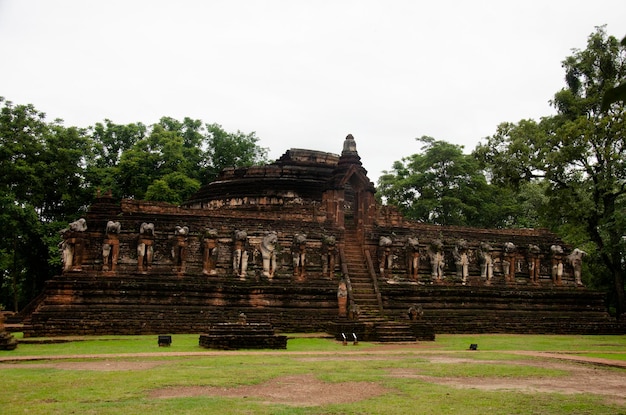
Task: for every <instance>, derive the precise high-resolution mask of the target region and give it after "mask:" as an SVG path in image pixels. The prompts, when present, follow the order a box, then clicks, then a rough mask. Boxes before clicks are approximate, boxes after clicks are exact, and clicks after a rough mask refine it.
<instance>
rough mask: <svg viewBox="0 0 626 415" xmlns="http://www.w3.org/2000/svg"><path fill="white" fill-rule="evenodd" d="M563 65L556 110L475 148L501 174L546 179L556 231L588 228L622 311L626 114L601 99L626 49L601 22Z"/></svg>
mask: <svg viewBox="0 0 626 415" xmlns="http://www.w3.org/2000/svg"><path fill="white" fill-rule="evenodd" d="M563 67H564V69H565V81H566V86H565V88H563V89H562V90H560V91H558V92H557V93H556V94H555V96H554V100H553V101H552V104H553V105H554V107H555V108H556V109H557V115H555V116H552V117H546V118H543V119H542V120H541V121H539V122H534V121H531V120H524V121H520V122H519V123H517V124H510V123H506V124H502V125H501V126H500V127H499V128H498V130H497V132H496V134H495V135H494V136H492V137H489V139H488V141H487V143H486V144H484V145H481V146H479V147H478V148H477V149H476V154H477V156H478V157H480V158H481V159H483V160H484V161H486V162H487V163H488V164H490V165H491V166H492V170H493V174H494V175H495V176H496V177H499V178H501V179H503V180H506V181H509V182H512V183H516V182H517V183H519V182H522V181H530V180H534V179H536V178H542V179H545V180H546V181H547V182H548V183H549V186H548V188H547V191H546V195H547V197H549V198H550V204H549V206H550V208H551V212H550V213H551V217H552V227H553V229H555V230H557V231H559V230H561V231H563V230H564V229H565V228H570V229H572V228H576V227H578V229H582V230H584V233H585V238H586V239H587V240H588V241H589V242H591V243H593V245H594V246H595V248H596V249H597V255H598V258H600V259H601V261H602V262H603V264H604V266H605V267H606V269H607V270H608V272H609V273H610V275H611V280H612V292H613V293H614V295H615V304H616V311H617V314H618V316H620V315H622V314H623V313H624V312H626V295H625V291H624V275H625V264H626V260H625V257H624V252H625V249H624V248H625V240H624V235H626V143H625V136H626V113H625V111H624V103H623V102H620V101H616V102H614V103H612V104H610V106H609V107H608V109H607V110H606V111H602V107H601V105H602V98H603V96H604V95H605V93H606V91H607V90H609V89H610V88H612V87H613V86H614V85H615V84H617V83H618V82H619V81H620V80H623V79H626V49H625V48H624V47H623V46H620V43H619V42H618V41H617V39H615V38H614V37H612V36H608V35H607V34H606V32H605V29H604V28H603V27H600V28H597V29H596V31H595V32H594V33H592V34H591V35H590V36H589V38H588V40H587V48H586V49H584V50H575V51H574V53H573V55H572V56H570V57H568V58H566V59H565V60H564V61H563ZM579 233H580V232H579ZM578 239H579V240H582V239H584V238H582V239H581V238H580V235H579V236H578Z"/></svg>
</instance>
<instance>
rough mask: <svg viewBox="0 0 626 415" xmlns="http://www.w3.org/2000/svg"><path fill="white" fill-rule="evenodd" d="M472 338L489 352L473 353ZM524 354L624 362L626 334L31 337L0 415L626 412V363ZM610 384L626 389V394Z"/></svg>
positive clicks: (2, 365)
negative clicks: (272, 343) (230, 341)
mask: <svg viewBox="0 0 626 415" xmlns="http://www.w3.org/2000/svg"><path fill="white" fill-rule="evenodd" d="M18 337H19V336H18ZM471 343H475V344H478V351H468V350H467V349H468V346H469V345H470V344H471ZM515 351H526V352H533V351H538V352H555V353H568V354H571V353H575V354H576V355H577V356H589V357H602V358H604V359H614V360H617V361H623V360H625V359H626V357H625V356H626V336H517V335H439V336H437V340H436V341H435V342H418V343H416V344H409V345H407V344H398V345H393V346H390V345H387V344H378V343H368V342H360V343H359V344H358V345H356V346H355V345H352V344H351V343H350V344H349V345H348V346H343V345H342V344H341V343H339V342H336V341H334V340H331V339H327V338H315V337H313V338H312V337H309V336H300V335H297V334H293V335H290V339H289V341H288V345H287V350H279V351H260V352H259V351H214V350H207V349H203V348H200V347H199V346H198V335H197V334H194V335H173V336H172V345H171V347H161V348H159V347H158V346H157V337H156V336H106V337H85V338H83V339H82V341H73V342H69V343H57V344H20V345H19V346H18V348H17V349H16V350H14V351H0V359H5V358H9V357H12V358H18V357H25V358H26V357H29V356H30V357H34V356H37V359H38V360H29V361H24V362H15V361H14V362H10V361H8V362H7V361H5V362H0V379H2V387H1V388H0V413H2V414H18V413H19V414H24V413H29V414H66V413H83V414H145V413H151V414H152V413H159V414H161V413H175V414H196V413H220V414H383V413H384V414H458V413H461V414H467V415H472V414H481V415H482V414H486V413H489V414H572V413H575V414H620V413H621V414H626V386H625V385H626V369H620V368H611V367H602V366H590V365H586V364H584V365H583V364H580V363H576V362H573V363H572V362H561V361H558V360H557V359H548V358H544V357H536V356H528V355H519V354H515V353H514V352H515ZM176 353H178V354H176ZM93 355H98V356H95V357H94V356H93ZM59 357H62V358H63V359H59ZM588 373H591V374H593V377H592V376H590V379H593V380H590V381H589V382H587V383H585V379H584V377H585V376H586V374H588ZM573 377H575V378H576V382H575V383H574V382H572V381H571V380H570V379H572V378H573ZM598 379H600V380H598ZM603 381H605V382H606V384H607V385H611V384H612V383H611V382H613V383H615V384H616V385H620V384H621V385H622V387H621V389H623V390H624V392H623V395H620V392H619V390H620V388H618V387H616V388H615V390H616V392H615V394H612V392H610V391H611V390H612V389H611V388H610V387H609V386H607V388H602V382H603ZM593 382H599V384H598V385H597V386H594V385H595V384H594V383H593ZM620 382H622V383H620ZM568 385H569V386H568ZM577 385H580V386H577ZM566 386H567V388H566ZM561 387H562V388H561ZM578 388H580V389H578Z"/></svg>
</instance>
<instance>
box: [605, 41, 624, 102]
mask: <svg viewBox="0 0 626 415" xmlns="http://www.w3.org/2000/svg"><path fill="white" fill-rule="evenodd" d="M621 45H622V47H625V48H626V37H624V38H623V39H622V42H621ZM618 101H621V102H624V101H626V81H624V80H622V83H621V84H619V85H617V86H615V87H614V88H610V89H608V90H607V91H606V92H605V93H604V97H602V111H607V110H608V109H609V108H610V107H611V104H613V103H615V102H618Z"/></svg>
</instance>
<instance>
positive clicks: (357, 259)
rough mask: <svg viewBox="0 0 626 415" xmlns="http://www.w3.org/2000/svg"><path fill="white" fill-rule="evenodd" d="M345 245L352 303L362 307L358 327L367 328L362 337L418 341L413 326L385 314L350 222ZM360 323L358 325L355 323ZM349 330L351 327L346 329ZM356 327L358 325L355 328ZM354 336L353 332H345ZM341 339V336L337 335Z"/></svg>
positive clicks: (382, 340) (381, 339)
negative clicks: (391, 318)
mask: <svg viewBox="0 0 626 415" xmlns="http://www.w3.org/2000/svg"><path fill="white" fill-rule="evenodd" d="M344 241H345V244H344V258H345V262H346V267H347V270H348V276H349V278H350V284H351V286H352V298H351V300H352V302H353V303H354V304H355V305H356V306H357V307H358V310H359V315H358V325H363V326H365V327H367V328H366V329H361V330H358V329H355V330H357V331H361V333H360V335H361V337H363V336H365V337H366V340H367V337H370V338H371V339H372V340H376V341H380V342H414V341H416V340H417V336H416V334H415V331H414V330H413V328H412V327H411V324H408V323H400V322H397V321H393V320H388V319H387V318H385V316H384V314H383V307H382V301H381V299H380V294H379V293H378V292H377V289H376V285H375V281H374V278H376V275H375V274H374V275H372V273H373V272H374V271H372V272H370V269H369V268H368V264H367V258H366V257H365V254H364V252H363V247H362V244H361V242H360V240H359V237H358V233H357V230H356V227H355V226H354V225H353V224H351V223H346V231H345V240H344ZM355 323H356V322H355ZM344 327H345V329H348V328H349V326H347V325H346V326H344ZM355 327H356V325H355ZM345 334H346V335H348V334H351V333H350V332H348V333H345ZM337 336H338V339H340V337H339V336H341V333H337Z"/></svg>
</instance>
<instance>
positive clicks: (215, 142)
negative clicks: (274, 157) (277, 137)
mask: <svg viewBox="0 0 626 415" xmlns="http://www.w3.org/2000/svg"><path fill="white" fill-rule="evenodd" d="M206 128H207V131H208V136H207V142H206V144H207V151H206V173H205V176H204V178H203V180H202V184H206V183H209V182H211V181H213V180H215V179H216V178H217V176H218V174H219V172H220V171H222V170H223V169H224V168H226V167H249V166H252V165H256V164H263V163H266V162H267V149H265V148H263V147H259V146H258V144H257V143H258V141H259V139H258V137H257V136H256V134H255V133H254V132H252V133H249V134H245V133H243V132H241V131H239V130H238V131H237V132H235V133H228V132H226V131H225V130H224V129H223V128H222V126H221V125H219V124H208V125H207V126H206Z"/></svg>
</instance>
